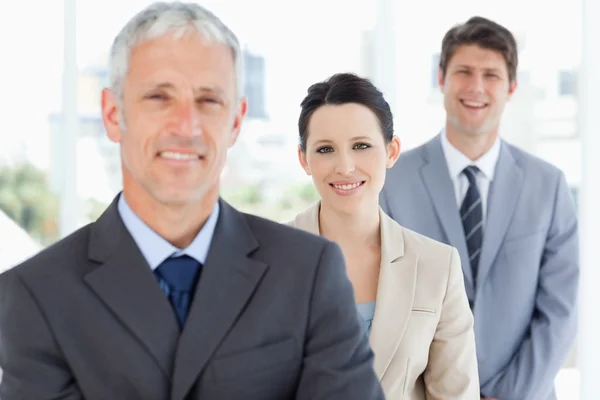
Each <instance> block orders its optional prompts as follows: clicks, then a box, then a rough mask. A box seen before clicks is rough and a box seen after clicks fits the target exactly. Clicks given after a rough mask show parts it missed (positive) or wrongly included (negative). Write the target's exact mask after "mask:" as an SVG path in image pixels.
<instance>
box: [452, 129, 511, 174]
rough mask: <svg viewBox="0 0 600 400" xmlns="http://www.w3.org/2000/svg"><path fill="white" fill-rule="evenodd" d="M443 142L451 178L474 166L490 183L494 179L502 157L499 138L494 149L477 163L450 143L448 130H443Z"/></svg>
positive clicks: (493, 146)
mask: <svg viewBox="0 0 600 400" xmlns="http://www.w3.org/2000/svg"><path fill="white" fill-rule="evenodd" d="M441 141H442V150H443V152H444V157H445V158H446V162H447V163H448V170H449V171H450V176H451V177H452V178H456V177H458V176H460V174H461V173H462V171H463V170H464V169H465V168H466V167H468V166H469V165H474V166H476V167H477V168H478V169H479V170H480V171H481V172H482V173H483V175H484V176H485V177H486V178H487V179H488V180H489V181H490V182H491V181H492V180H493V179H494V172H495V170H496V164H497V163H498V158H499V157H500V146H501V144H502V142H501V141H500V137H499V136H498V137H496V140H495V141H494V144H493V145H492V148H491V149H489V150H488V151H487V152H486V153H485V154H484V155H482V156H481V157H479V158H478V159H477V160H475V161H471V160H470V159H469V158H468V157H467V156H465V155H464V154H463V153H461V152H460V150H458V149H457V148H456V147H454V146H453V145H452V143H450V141H449V140H448V136H447V134H446V129H443V130H442V132H441Z"/></svg>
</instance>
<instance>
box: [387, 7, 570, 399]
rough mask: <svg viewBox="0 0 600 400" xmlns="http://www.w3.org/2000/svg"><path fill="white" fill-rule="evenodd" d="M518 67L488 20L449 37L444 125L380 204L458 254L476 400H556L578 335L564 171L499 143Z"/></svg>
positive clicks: (510, 42) (511, 45) (400, 167)
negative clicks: (471, 326)
mask: <svg viewBox="0 0 600 400" xmlns="http://www.w3.org/2000/svg"><path fill="white" fill-rule="evenodd" d="M517 64H518V57H517V46H516V42H515V39H514V37H513V35H512V34H511V33H510V32H509V31H508V30H507V29H506V28H504V27H502V26H500V25H499V24H497V23H495V22H493V21H490V20H487V19H484V18H481V17H473V18H471V19H470V20H468V21H467V22H466V23H464V24H462V25H458V26H455V27H453V28H452V29H450V30H449V31H448V32H447V33H446V36H445V37H444V39H443V42H442V54H441V57H440V68H439V85H440V88H441V90H442V92H443V93H444V104H445V108H446V112H447V118H446V126H445V128H444V129H443V130H442V132H441V133H440V134H439V135H438V136H436V137H435V138H434V139H432V140H431V141H429V142H427V143H425V144H424V145H422V146H420V147H418V148H415V149H413V150H411V151H408V152H406V153H405V154H403V155H401V156H400V159H399V160H398V162H397V163H396V165H395V166H394V168H393V169H392V170H391V171H390V172H389V173H388V176H387V179H386V183H385V187H384V190H383V192H382V195H381V203H382V207H383V208H384V210H385V211H386V212H387V213H388V214H389V215H390V216H391V217H392V218H394V219H395V220H397V221H398V222H399V223H400V224H402V225H404V226H405V227H407V228H409V229H413V230H415V231H417V232H419V233H422V234H424V235H426V236H429V237H431V238H433V239H437V240H440V241H443V242H446V243H448V244H451V245H452V246H454V247H456V248H457V249H458V250H459V253H460V256H461V261H462V266H463V272H464V276H465V288H466V290H467V295H468V298H469V301H470V303H471V307H472V310H473V313H474V318H475V336H476V342H477V357H478V364H479V374H480V384H481V396H482V397H483V398H497V399H500V400H513V399H515V400H516V399H528V400H529V399H531V400H534V399H540V400H549V399H555V398H556V395H555V393H554V387H553V382H554V378H555V376H556V374H557V372H558V371H559V369H560V368H561V366H562V364H563V362H564V360H565V358H566V356H567V354H568V352H569V350H570V348H571V345H572V343H573V340H574V337H575V331H576V326H577V321H576V311H575V308H576V299H577V288H578V279H579V260H578V255H579V254H578V253H579V250H578V237H577V218H576V212H575V208H574V203H573V201H572V199H571V195H570V191H569V188H568V186H567V183H566V181H565V178H564V175H563V173H562V172H561V171H559V170H558V169H557V168H555V167H554V166H552V165H550V164H548V163H546V162H544V161H542V160H540V159H538V158H536V157H534V156H533V155H531V154H528V153H526V152H524V151H523V150H520V149H518V148H516V147H514V146H512V145H510V144H508V143H506V142H504V141H503V140H502V139H501V138H500V137H499V136H498V127H499V124H500V119H501V116H502V112H503V110H504V106H505V104H506V102H507V101H508V100H509V99H510V97H511V95H512V94H513V93H514V91H515V90H516V88H517V80H516V74H517Z"/></svg>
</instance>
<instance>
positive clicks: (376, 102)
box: [298, 73, 394, 152]
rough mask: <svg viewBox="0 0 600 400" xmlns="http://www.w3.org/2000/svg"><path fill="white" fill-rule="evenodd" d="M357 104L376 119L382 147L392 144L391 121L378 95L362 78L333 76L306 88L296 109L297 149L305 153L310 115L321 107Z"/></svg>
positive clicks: (349, 75)
mask: <svg viewBox="0 0 600 400" xmlns="http://www.w3.org/2000/svg"><path fill="white" fill-rule="evenodd" d="M347 103H357V104H362V105H363V106H365V107H368V108H369V109H370V110H371V111H373V113H374V114H375V115H376V116H377V119H378V120H379V125H380V126H381V132H382V133H383V138H384V140H385V142H386V143H389V142H391V141H392V137H393V136H394V121H393V116H392V111H391V110H390V105H389V104H388V103H387V101H385V99H384V98H383V93H381V92H380V91H379V89H377V88H376V87H375V85H373V83H371V81H370V80H368V79H366V78H361V77H359V76H357V75H355V74H350V73H343V74H335V75H333V76H332V77H331V78H329V79H327V80H326V81H324V82H319V83H315V84H314V85H312V86H311V87H309V88H308V94H307V95H306V97H305V98H304V100H302V103H301V104H300V106H301V107H302V111H300V118H299V119H298V130H299V132H300V149H301V150H302V151H303V152H306V139H307V136H308V124H309V122H310V118H311V116H312V114H313V113H314V112H315V111H316V110H317V109H318V108H319V107H321V106H324V105H328V104H329V105H341V104H347Z"/></svg>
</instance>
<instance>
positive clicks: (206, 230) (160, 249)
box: [117, 193, 219, 271]
mask: <svg viewBox="0 0 600 400" xmlns="http://www.w3.org/2000/svg"><path fill="white" fill-rule="evenodd" d="M117 208H118V210H119V215H120V216H121V219H122V220H123V223H124V224H125V227H126V228H127V230H128V231H129V233H130V234H131V236H132V237H133V240H134V241H135V243H136V244H137V246H138V247H139V249H140V251H141V252H142V254H143V256H144V258H145V259H146V261H147V262H148V265H149V266H150V268H151V269H152V271H154V270H155V269H156V268H158V266H159V265H160V264H161V263H162V262H163V261H164V260H166V259H167V258H169V257H171V256H175V257H176V256H181V255H188V256H190V257H192V258H193V259H195V260H196V261H198V262H199V263H201V264H202V265H204V264H205V263H206V257H207V255H208V250H209V248H210V243H211V242H212V238H213V234H214V232H215V226H216V225H217V220H218V218H219V202H217V204H216V205H215V208H214V209H213V212H212V213H211V214H210V217H208V219H207V220H206V223H205V224H204V226H203V227H202V229H201V230H200V232H198V235H197V236H196V238H195V239H194V240H193V241H192V243H190V245H189V246H188V247H186V248H185V249H179V248H177V247H175V246H173V245H172V244H171V243H169V242H167V241H166V240H165V239H163V238H162V237H161V236H160V235H159V234H158V233H156V232H154V231H153V230H152V229H151V228H150V227H149V226H148V225H146V224H145V223H144V222H143V221H142V220H141V219H140V218H139V217H138V216H137V215H136V214H135V213H134V212H133V210H132V209H131V208H130V207H129V205H128V204H127V201H125V196H123V193H121V195H120V196H119V201H118V204H117Z"/></svg>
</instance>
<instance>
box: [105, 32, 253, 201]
mask: <svg viewBox="0 0 600 400" xmlns="http://www.w3.org/2000/svg"><path fill="white" fill-rule="evenodd" d="M236 84H237V82H236V71H235V66H234V60H233V55H232V52H231V49H230V48H229V47H228V46H226V45H223V44H216V43H212V42H209V41H207V40H205V39H203V38H202V37H201V36H200V35H197V34H191V33H190V34H187V35H185V36H183V37H182V38H175V37H173V36H171V35H165V36H162V37H159V38H157V39H153V40H150V41H147V42H144V43H142V44H140V45H139V46H137V47H135V48H134V50H133V52H132V53H131V58H130V63H129V71H128V73H127V75H126V77H125V79H124V83H123V99H122V108H121V107H119V99H117V98H116V97H115V95H114V94H113V93H111V92H110V91H109V90H107V89H105V90H104V92H103V94H102V109H103V120H104V124H105V127H106V130H107V133H108V136H109V138H110V140H112V141H113V142H116V143H119V144H120V146H121V160H122V166H123V184H124V190H125V192H126V193H129V194H130V195H132V196H138V197H139V196H141V197H139V198H140V199H150V198H151V199H153V201H156V202H158V203H160V204H173V205H185V204H190V203H193V202H197V201H199V200H201V199H202V198H203V197H204V196H205V195H206V194H207V193H209V192H212V191H218V185H219V177H220V174H221V170H222V169H223V166H224V163H225V160H226V158H227V150H228V148H229V147H231V146H232V145H233V144H234V143H235V141H236V139H237V136H238V134H239V131H240V128H241V124H242V119H243V117H244V115H245V113H246V102H245V99H242V100H239V99H238V98H237V95H236ZM121 122H122V123H121ZM148 196H150V197H148Z"/></svg>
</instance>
